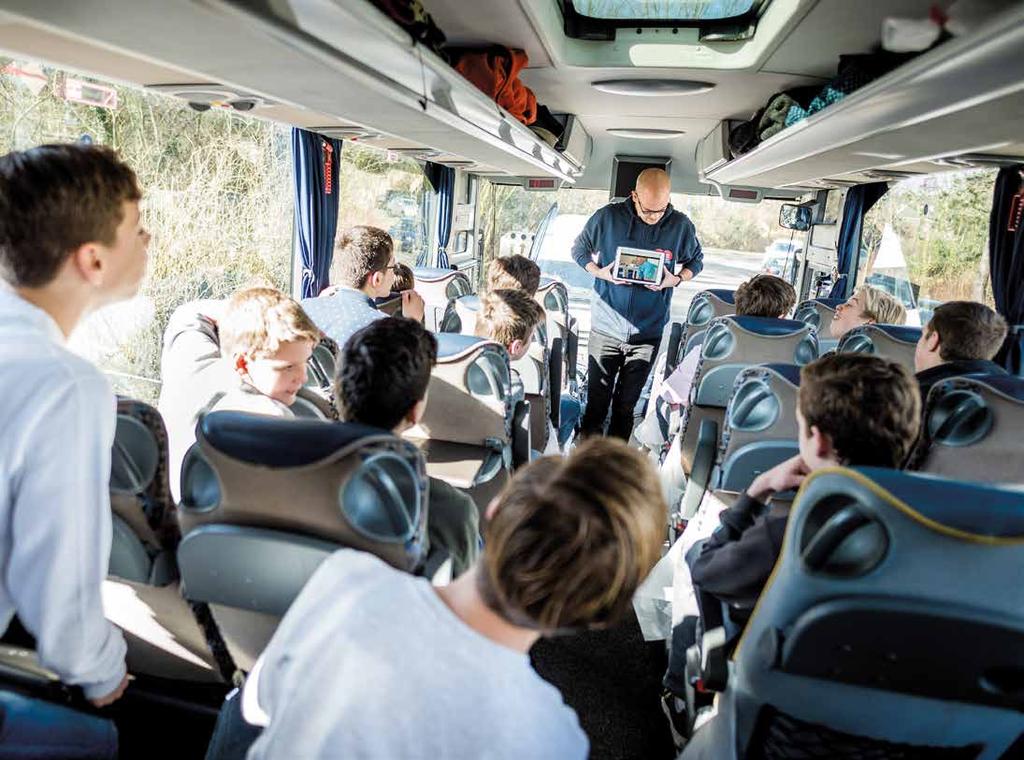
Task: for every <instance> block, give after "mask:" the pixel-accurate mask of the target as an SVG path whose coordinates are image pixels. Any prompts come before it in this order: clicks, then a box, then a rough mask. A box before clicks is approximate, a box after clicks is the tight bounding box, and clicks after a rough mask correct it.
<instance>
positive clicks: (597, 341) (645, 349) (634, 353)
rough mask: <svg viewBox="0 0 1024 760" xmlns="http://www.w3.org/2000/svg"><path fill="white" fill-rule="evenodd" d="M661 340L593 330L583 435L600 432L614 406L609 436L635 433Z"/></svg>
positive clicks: (589, 353)
mask: <svg viewBox="0 0 1024 760" xmlns="http://www.w3.org/2000/svg"><path fill="white" fill-rule="evenodd" d="M660 342H661V339H660V338H658V339H655V340H652V341H651V342H649V343H626V342H624V341H621V340H619V339H618V338H613V337H611V336H609V335H604V334H603V333H599V332H592V333H590V346H589V349H588V361H587V367H588V368H587V407H586V409H585V410H584V412H583V422H582V423H581V425H580V429H581V432H582V434H583V435H600V434H601V432H602V428H603V427H604V421H605V417H607V416H608V406H609V404H610V405H611V408H612V418H611V421H610V422H609V423H608V435H613V436H616V437H617V438H621V439H623V440H624V441H628V440H629V436H630V434H631V433H632V432H633V410H634V408H635V407H636V402H637V400H638V399H639V398H640V392H641V391H642V390H643V388H644V383H645V382H647V375H648V374H649V373H650V371H651V363H652V362H653V361H654V357H655V356H657V355H658V344H659V343H660Z"/></svg>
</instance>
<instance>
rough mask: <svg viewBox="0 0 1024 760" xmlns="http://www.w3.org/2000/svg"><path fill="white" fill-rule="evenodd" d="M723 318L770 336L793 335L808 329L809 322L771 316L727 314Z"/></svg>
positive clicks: (759, 333) (757, 333) (752, 331)
mask: <svg viewBox="0 0 1024 760" xmlns="http://www.w3.org/2000/svg"><path fill="white" fill-rule="evenodd" d="M722 319H725V320H730V321H732V322H734V323H735V324H737V325H739V326H740V327H741V328H743V329H744V330H746V331H747V332H751V333H754V334H756V335H765V336H768V337H782V336H784V335H793V334H794V333H798V332H802V331H804V330H806V329H807V324H806V323H804V322H801V321H799V320H796V319H772V318H771V317H739V316H727V317H722Z"/></svg>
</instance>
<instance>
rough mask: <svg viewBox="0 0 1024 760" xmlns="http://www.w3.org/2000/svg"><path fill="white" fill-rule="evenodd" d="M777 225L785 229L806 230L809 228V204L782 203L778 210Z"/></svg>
mask: <svg viewBox="0 0 1024 760" xmlns="http://www.w3.org/2000/svg"><path fill="white" fill-rule="evenodd" d="M779 226H780V227H783V228H785V229H787V230H796V231H797V232H806V231H807V230H809V229H810V228H811V208H810V206H798V205H796V204H795V203H783V204H782V208H781V209H780V210H779Z"/></svg>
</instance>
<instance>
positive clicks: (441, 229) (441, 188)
mask: <svg viewBox="0 0 1024 760" xmlns="http://www.w3.org/2000/svg"><path fill="white" fill-rule="evenodd" d="M423 173H424V174H425V175H427V181H429V182H430V184H431V185H433V186H434V192H435V193H437V266H438V267H440V268H441V269H448V268H449V267H450V266H451V264H449V262H448V241H449V240H451V236H452V215H453V214H454V213H455V170H454V169H453V168H451V167H450V166H442V165H441V164H435V163H434V162H433V161H427V164H426V166H425V167H423ZM420 259H426V251H424V252H423V253H421V254H420ZM416 263H417V264H421V265H422V264H425V263H426V261H425V260H424V261H420V260H417V261H416Z"/></svg>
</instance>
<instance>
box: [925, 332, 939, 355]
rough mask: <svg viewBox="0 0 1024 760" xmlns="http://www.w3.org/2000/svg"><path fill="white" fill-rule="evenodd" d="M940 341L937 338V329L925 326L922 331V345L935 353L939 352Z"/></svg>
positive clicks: (929, 351) (931, 352)
mask: <svg viewBox="0 0 1024 760" xmlns="http://www.w3.org/2000/svg"><path fill="white" fill-rule="evenodd" d="M941 342H942V341H941V340H939V331H938V330H928V329H927V328H925V333H924V347H925V348H926V349H928V353H930V354H937V353H939V344H940V343H941Z"/></svg>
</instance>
